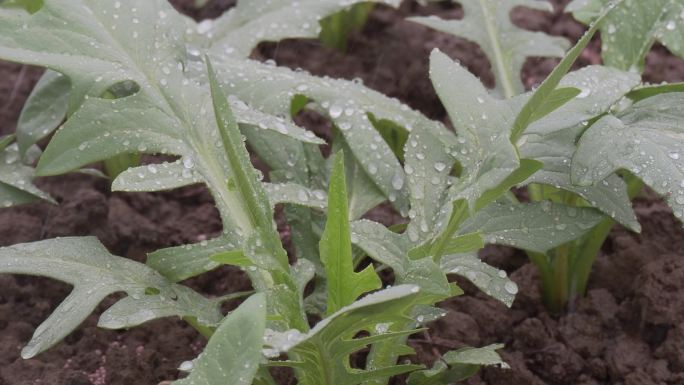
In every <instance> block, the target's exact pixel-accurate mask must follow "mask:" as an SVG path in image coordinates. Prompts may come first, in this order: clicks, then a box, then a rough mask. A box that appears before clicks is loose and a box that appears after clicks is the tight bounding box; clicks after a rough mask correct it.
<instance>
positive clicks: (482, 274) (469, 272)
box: [441, 254, 518, 307]
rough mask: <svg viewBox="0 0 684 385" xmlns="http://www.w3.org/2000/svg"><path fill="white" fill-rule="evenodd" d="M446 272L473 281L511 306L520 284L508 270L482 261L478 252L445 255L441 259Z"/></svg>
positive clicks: (486, 292)
mask: <svg viewBox="0 0 684 385" xmlns="http://www.w3.org/2000/svg"><path fill="white" fill-rule="evenodd" d="M441 268H442V270H443V271H444V273H447V274H457V275H460V276H462V277H464V278H466V279H468V280H469V281H470V282H472V283H473V284H474V285H475V286H477V287H478V288H479V289H480V290H482V291H483V292H484V293H485V294H487V295H489V296H491V297H492V298H495V299H497V300H499V301H501V302H503V303H504V304H505V305H506V306H508V307H511V306H512V305H513V300H515V295H516V294H517V293H518V285H516V284H515V282H513V281H511V280H510V279H509V278H508V276H507V275H506V272H505V271H503V270H499V269H497V268H495V267H492V266H489V265H488V264H486V263H484V262H482V261H481V260H480V258H479V257H478V256H477V254H456V255H445V256H444V257H442V259H441Z"/></svg>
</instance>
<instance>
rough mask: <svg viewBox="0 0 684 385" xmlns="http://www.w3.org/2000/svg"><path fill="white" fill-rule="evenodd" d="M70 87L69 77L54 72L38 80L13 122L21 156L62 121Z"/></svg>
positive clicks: (47, 72)
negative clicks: (17, 119)
mask: <svg viewBox="0 0 684 385" xmlns="http://www.w3.org/2000/svg"><path fill="white" fill-rule="evenodd" d="M70 88H71V83H70V82H69V78H67V77H66V76H64V75H62V74H60V73H58V72H54V71H46V72H45V74H43V76H42V77H41V78H40V80H39V81H38V83H37V84H36V86H35V87H34V88H33V91H31V95H29V98H28V99H27V100H26V104H24V108H23V109H22V110H21V115H20V116H19V122H18V123H17V143H19V152H20V153H21V154H25V153H26V151H27V150H28V149H29V147H31V146H32V145H34V144H36V143H38V141H39V140H41V139H43V138H45V137H46V136H48V135H50V134H51V133H52V132H54V131H55V130H56V129H57V127H59V125H60V124H61V123H62V121H63V120H64V118H66V113H67V110H68V108H69V89H70Z"/></svg>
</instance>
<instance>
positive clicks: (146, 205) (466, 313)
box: [0, 0, 684, 385]
mask: <svg viewBox="0 0 684 385" xmlns="http://www.w3.org/2000/svg"><path fill="white" fill-rule="evenodd" d="M175 3H178V4H177V5H178V6H179V7H181V8H182V9H184V10H185V11H186V12H187V13H188V14H192V15H193V16H194V17H197V18H202V17H210V16H216V15H217V14H219V13H220V12H221V11H223V10H224V9H226V8H227V7H229V6H230V5H231V4H232V3H233V1H230V0H226V1H224V0H218V1H210V3H209V5H208V6H207V7H206V8H205V9H203V10H200V11H197V10H194V9H192V7H191V6H190V5H189V4H190V3H193V1H185V2H183V1H176V2H175ZM182 3H187V4H182ZM415 14H439V15H441V16H442V17H459V15H460V14H461V10H460V9H459V8H458V7H449V6H444V5H432V6H429V7H421V6H417V5H416V4H410V3H407V4H404V5H403V6H402V7H401V9H400V10H399V11H396V10H391V9H388V8H380V9H378V10H376V11H375V12H374V13H373V15H372V17H371V20H370V22H369V24H368V25H367V26H366V27H365V29H364V30H363V31H362V32H360V33H357V34H355V35H354V36H353V37H352V39H351V42H350V45H349V51H348V52H347V53H346V54H342V53H339V52H334V51H331V50H329V49H326V48H324V47H321V45H320V44H319V43H318V42H314V41H297V40H288V41H285V42H282V43H280V44H272V43H268V44H262V45H261V46H260V47H259V48H258V49H257V50H255V52H254V55H253V56H254V57H255V58H258V59H274V60H276V62H277V63H278V64H279V65H286V66H289V67H292V68H297V67H300V68H303V69H306V70H308V71H310V72H312V73H314V74H316V75H329V76H333V77H343V78H347V79H353V78H360V79H362V80H363V81H364V83H365V84H366V85H368V86H369V87H371V88H374V89H377V90H379V91H381V92H383V93H385V94H387V95H390V96H393V97H396V98H398V99H400V100H402V101H403V102H405V103H407V104H409V105H410V106H412V107H414V108H416V109H419V110H420V111H422V112H423V113H425V114H426V115H428V116H429V117H431V118H434V119H439V120H445V119H446V114H445V111H444V109H443V108H442V107H441V104H440V103H439V100H438V99H437V97H436V95H435V93H434V91H433V89H432V86H431V84H430V82H429V79H428V76H427V66H428V55H429V52H430V51H431V50H432V48H434V47H439V48H440V49H441V50H442V51H444V52H446V53H447V54H449V55H450V56H451V57H453V58H454V59H458V60H460V61H461V62H462V63H464V65H466V66H468V68H470V69H471V70H472V71H473V72H475V73H476V74H477V75H478V76H480V77H481V78H482V79H483V81H484V82H485V83H487V84H489V85H491V84H492V82H493V80H492V79H493V78H492V75H491V72H490V70H489V64H488V62H487V60H486V58H484V56H483V55H482V54H481V52H480V51H479V49H478V48H477V46H475V45H473V44H471V43H468V42H466V41H464V40H461V39H457V38H454V37H451V36H448V35H445V34H442V33H438V32H434V31H431V30H429V29H427V28H425V27H422V26H419V25H415V24H411V23H409V22H407V21H405V20H404V18H405V17H406V16H408V15H415ZM514 19H515V21H516V22H517V23H518V24H520V25H524V26H526V27H528V28H531V29H534V30H543V31H547V32H549V33H552V34H555V35H563V36H566V37H568V38H570V39H571V40H573V41H574V40H576V39H577V38H578V37H579V36H580V35H581V34H582V32H583V30H584V27H583V26H581V25H579V24H577V23H576V22H575V21H573V19H572V18H571V17H569V16H568V15H563V14H562V13H561V12H560V11H559V10H558V9H557V10H556V12H555V13H553V14H545V13H541V12H530V11H516V12H514ZM599 46H600V45H599V43H598V41H594V42H593V43H592V45H591V47H590V49H588V50H587V51H585V53H584V54H583V55H582V57H581V59H580V61H581V63H582V64H583V65H586V64H590V63H599V62H600V58H599V53H598V52H599ZM647 63H648V66H647V68H648V69H647V73H646V75H645V77H646V79H647V80H648V81H652V82H659V81H663V80H667V81H682V80H684V62H682V61H681V60H680V59H676V58H673V57H672V56H671V55H669V54H668V53H667V51H666V50H665V49H664V48H662V47H656V48H655V49H654V51H653V52H652V53H651V54H650V55H649V56H648V60H647ZM554 64H555V61H554V60H549V59H535V60H530V61H528V63H527V65H526V66H525V70H524V75H523V78H524V82H525V84H526V85H528V86H533V85H534V84H537V83H538V82H540V81H541V80H542V79H543V78H544V76H545V75H546V74H547V73H548V72H549V71H550V70H551V69H552V67H553V65H554ZM40 73H41V71H40V70H38V69H35V68H29V67H22V66H18V65H12V64H9V63H0V132H3V133H8V132H12V131H13V130H14V127H15V125H16V119H17V117H18V114H19V111H20V108H21V105H22V104H23V102H24V101H25V99H26V96H27V95H28V93H29V92H30V90H31V88H32V87H33V84H34V83H35V81H36V80H37V78H38V77H39V76H40ZM307 122H308V123H311V122H313V123H314V124H318V125H319V126H318V127H313V128H314V129H316V130H317V131H318V130H321V129H325V122H324V121H321V120H320V119H319V120H316V119H308V120H307ZM38 184H39V185H40V186H41V187H42V188H43V189H45V190H46V191H48V192H50V194H52V196H53V197H55V199H56V200H57V201H58V202H59V203H60V204H59V205H58V206H54V205H49V204H46V203H35V204H31V205H27V206H23V207H19V208H11V209H2V210H0V245H3V246H4V245H11V244H14V243H20V242H30V241H36V240H40V239H46V238H52V237H57V236H68V235H94V236H97V237H98V238H99V239H101V240H102V241H103V243H104V244H105V245H106V246H107V247H108V248H109V249H110V250H111V251H112V252H113V253H116V254H118V255H122V256H126V257H129V258H132V259H135V260H138V261H144V259H145V253H146V252H149V251H152V250H155V249H158V248H161V247H166V246H171V245H178V244H183V243H188V242H196V241H199V240H203V239H207V238H211V237H213V236H215V235H217V234H219V233H220V231H221V224H220V221H219V218H218V214H217V212H216V210H215V208H214V207H213V203H212V199H211V196H210V195H209V194H208V193H207V191H206V190H205V189H204V188H202V187H188V188H184V189H180V190H177V191H173V192H165V193H153V194H123V193H111V192H110V191H109V189H108V184H107V182H106V181H103V180H100V179H97V178H94V177H89V176H84V175H68V176H60V177H55V178H45V179H42V180H40V181H39V182H38ZM635 207H636V211H637V214H638V216H639V220H640V222H641V224H642V226H643V232H642V234H633V233H630V232H628V231H626V230H624V229H621V228H618V227H616V228H615V229H614V230H613V231H612V233H611V235H610V238H609V239H608V241H607V242H606V244H605V245H604V247H603V250H602V252H601V254H600V256H599V257H598V261H597V263H596V266H595V268H594V271H593V274H592V276H591V279H590V282H589V289H588V295H587V297H586V298H583V299H580V300H577V301H576V302H574V303H573V304H572V308H571V309H570V311H569V312H568V313H567V314H563V315H561V316H557V315H552V314H549V313H548V312H547V311H546V310H545V309H544V308H543V307H542V306H541V300H540V293H539V290H538V288H537V284H538V277H537V274H536V272H535V269H534V267H533V266H532V265H530V264H529V263H528V262H527V260H526V258H525V256H524V254H522V253H521V252H518V251H514V250H511V249H506V248H495V247H489V248H487V249H485V250H484V251H483V253H482V256H483V258H484V259H485V260H487V261H488V262H489V263H491V264H493V265H495V266H498V267H501V268H503V269H505V270H506V271H507V272H508V273H509V274H510V276H511V278H512V279H513V280H514V281H515V282H517V283H518V285H519V286H520V293H519V294H518V297H517V299H516V301H515V304H514V305H513V308H512V309H507V308H506V307H505V306H503V305H501V304H500V303H498V302H496V301H495V300H493V299H491V298H488V297H486V296H485V295H484V294H482V293H480V292H478V291H477V290H476V289H474V288H473V287H472V286H471V285H469V284H468V283H466V282H461V281H459V282H461V283H462V286H463V287H464V288H465V290H466V295H464V296H462V297H459V298H455V299H452V300H449V301H446V302H445V303H443V304H442V306H443V307H444V308H446V309H449V310H450V311H449V313H448V315H447V316H446V317H445V318H443V319H441V320H439V321H436V322H434V323H433V324H432V325H430V326H431V328H430V332H429V334H418V335H416V336H415V337H414V338H412V339H411V342H410V343H411V345H412V346H413V347H415V349H416V353H417V357H414V359H415V360H417V361H420V362H423V363H425V364H430V363H431V362H433V361H434V360H435V359H437V358H438V356H439V354H441V353H443V352H445V351H447V350H450V349H455V348H459V347H462V346H466V345H470V346H484V345H487V344H491V343H496V342H501V343H505V344H506V347H505V349H503V351H502V355H503V357H504V358H505V360H506V361H507V362H508V363H509V364H510V365H511V369H510V370H503V369H499V368H487V369H485V370H483V371H482V372H481V373H479V374H478V375H476V376H475V377H473V378H472V379H470V380H468V381H467V382H466V384H471V385H475V384H489V385H527V384H529V385H598V384H621V385H651V384H653V385H682V384H684V295H682V294H683V293H684V231H683V230H682V227H681V225H680V223H679V222H678V221H677V220H676V219H675V218H674V217H673V215H672V214H671V212H670V210H669V209H668V207H667V206H666V205H665V204H664V203H662V202H661V201H660V200H659V199H657V198H656V197H654V196H653V195H651V194H647V195H646V196H645V197H643V198H639V199H637V201H636V204H635ZM375 215H376V216H378V219H383V221H385V222H386V221H391V220H392V218H393V217H392V215H391V213H389V212H386V211H384V212H383V211H382V210H381V211H376V214H375ZM280 227H281V232H282V234H283V235H284V236H286V235H287V229H286V227H284V226H280ZM189 284H190V285H191V286H192V287H193V288H195V289H197V290H200V291H201V292H203V293H206V294H209V295H220V294H224V293H228V292H235V291H241V290H246V289H248V288H249V281H248V280H247V278H246V277H245V275H244V274H243V273H241V272H240V271H239V270H237V269H232V268H227V267H226V268H222V269H220V270H218V271H215V272H212V273H209V274H206V275H204V276H202V277H200V278H196V279H193V280H191V281H190V282H189ZM0 288H2V290H0V385H29V384H45V385H48V384H49V385H90V384H93V385H103V384H109V385H124V384H126V385H128V384H136V385H137V384H140V385H155V384H158V383H159V382H161V381H164V380H172V379H175V378H177V377H178V376H179V372H178V370H177V369H176V368H177V367H178V365H179V364H180V363H181V362H183V361H185V360H189V359H192V358H194V357H195V356H196V355H197V353H198V352H200V351H201V348H202V346H203V344H204V340H203V339H202V338H201V337H200V336H199V335H197V333H196V332H195V331H194V330H193V329H192V328H190V327H188V326H187V325H185V324H184V323H183V322H181V321H179V320H177V319H165V320H159V321H155V322H151V323H149V324H146V325H144V326H142V327H140V328H136V329H133V330H130V331H106V330H101V329H98V328H97V327H96V324H97V318H98V314H99V313H100V312H101V311H103V309H105V308H106V307H107V306H109V305H111V304H112V303H113V302H114V300H115V299H116V298H118V297H116V296H113V297H110V298H108V299H107V300H105V301H104V303H103V304H102V305H101V306H100V307H99V308H98V309H97V311H96V312H95V314H94V315H92V316H90V317H89V318H88V319H87V321H86V322H85V323H84V324H83V325H82V326H81V327H80V328H79V329H78V330H77V331H76V332H74V333H72V334H71V335H70V336H69V337H67V338H66V340H65V341H63V342H61V343H59V344H58V345H57V346H56V347H54V348H53V349H51V350H49V351H48V352H46V353H44V354H42V355H40V356H38V357H36V358H34V359H32V360H22V359H21V358H20V356H19V354H20V350H21V347H22V346H23V345H24V344H26V342H27V341H28V340H29V339H30V337H31V334H32V333H33V330H34V329H35V327H36V326H37V325H39V324H40V322H41V321H42V320H44V319H45V318H47V317H48V315H49V314H50V313H51V311H52V310H53V309H54V308H55V307H56V306H57V305H58V304H59V302H60V301H62V300H63V299H64V297H65V296H66V295H67V294H68V293H69V291H70V287H69V286H68V285H65V284H63V283H60V282H56V281H53V280H49V279H43V278H35V277H26V276H9V275H1V276H0ZM279 374H281V376H280V377H282V379H281V383H282V384H293V383H294V382H293V381H292V379H291V378H288V376H287V373H285V374H284V375H282V374H283V373H279ZM394 383H395V384H400V383H403V380H401V379H399V380H396V381H395V382H394Z"/></svg>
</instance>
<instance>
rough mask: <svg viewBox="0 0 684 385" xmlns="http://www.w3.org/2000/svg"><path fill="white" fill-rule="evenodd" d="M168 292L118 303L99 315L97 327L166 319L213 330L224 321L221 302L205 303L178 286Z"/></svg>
mask: <svg viewBox="0 0 684 385" xmlns="http://www.w3.org/2000/svg"><path fill="white" fill-rule="evenodd" d="M167 294H168V293H160V294H147V295H145V296H142V297H139V298H134V297H126V298H124V299H122V300H119V301H118V302H117V303H115V304H114V305H113V306H112V307H110V308H109V309H107V310H106V311H105V312H104V313H102V315H101V316H100V320H99V321H98V323H97V326H99V327H101V328H105V329H130V328H132V327H135V326H139V325H141V324H143V323H145V322H148V321H152V320H155V319H159V318H165V317H181V318H183V317H192V318H196V319H197V320H198V322H199V323H200V324H201V325H203V326H207V327H216V326H218V324H219V323H220V322H221V320H222V319H223V314H221V309H220V301H216V300H213V301H212V300H207V299H206V298H204V297H203V296H202V295H200V294H199V293H197V292H195V291H194V290H192V289H190V288H188V287H185V286H181V285H177V286H174V290H173V296H171V297H167Z"/></svg>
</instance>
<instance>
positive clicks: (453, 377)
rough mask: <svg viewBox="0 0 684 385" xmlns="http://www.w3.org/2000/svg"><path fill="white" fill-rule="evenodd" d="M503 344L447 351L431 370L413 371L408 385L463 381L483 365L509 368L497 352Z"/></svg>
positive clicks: (438, 384)
mask: <svg viewBox="0 0 684 385" xmlns="http://www.w3.org/2000/svg"><path fill="white" fill-rule="evenodd" d="M502 348H503V345H498V344H497V345H489V346H485V347H483V348H463V349H459V350H452V351H449V352H447V353H445V354H444V355H443V356H442V357H441V359H440V360H439V361H437V362H436V363H435V365H434V366H433V367H432V369H430V370H421V371H418V372H414V373H411V375H410V376H409V378H408V385H445V384H452V383H456V382H458V381H463V380H466V379H468V378H469V377H471V376H472V375H474V374H475V373H477V371H478V370H479V369H480V367H482V366H500V367H503V368H508V365H507V364H506V363H505V362H504V361H503V359H502V358H501V356H499V354H498V353H497V352H496V351H497V350H499V349H502Z"/></svg>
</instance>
